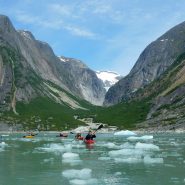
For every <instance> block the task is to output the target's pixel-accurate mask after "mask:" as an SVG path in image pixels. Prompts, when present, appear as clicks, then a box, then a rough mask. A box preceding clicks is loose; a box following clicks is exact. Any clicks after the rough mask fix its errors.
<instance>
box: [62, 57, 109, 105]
mask: <svg viewBox="0 0 185 185" xmlns="http://www.w3.org/2000/svg"><path fill="white" fill-rule="evenodd" d="M59 59H60V61H61V65H62V68H63V73H62V74H63V79H65V80H66V82H65V84H68V88H69V89H70V91H71V92H75V94H76V95H78V97H80V98H82V99H85V100H87V101H89V102H91V103H93V104H95V105H102V104H103V101H104V97H105V93H106V92H105V89H104V88H103V86H104V84H103V83H102V81H101V80H99V79H98V78H97V76H96V74H95V72H94V71H92V70H91V69H89V68H88V67H87V66H86V65H85V64H84V63H82V62H81V61H80V60H76V59H72V58H66V57H59Z"/></svg>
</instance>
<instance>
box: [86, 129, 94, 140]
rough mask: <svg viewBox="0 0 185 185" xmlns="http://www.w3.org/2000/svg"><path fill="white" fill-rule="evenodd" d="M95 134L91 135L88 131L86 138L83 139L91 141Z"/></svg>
mask: <svg viewBox="0 0 185 185" xmlns="http://www.w3.org/2000/svg"><path fill="white" fill-rule="evenodd" d="M95 137H96V135H95V132H93V133H92V131H91V130H90V131H89V132H88V134H87V136H86V137H85V140H93V138H95Z"/></svg>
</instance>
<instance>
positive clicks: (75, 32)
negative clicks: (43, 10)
mask: <svg viewBox="0 0 185 185" xmlns="http://www.w3.org/2000/svg"><path fill="white" fill-rule="evenodd" d="M64 28H65V29H66V30H68V31H70V32H71V33H72V34H73V35H77V36H81V37H88V38H92V39H93V38H94V39H95V38H97V36H96V34H95V33H93V32H91V31H88V30H85V29H82V28H79V27H74V26H65V27H64Z"/></svg>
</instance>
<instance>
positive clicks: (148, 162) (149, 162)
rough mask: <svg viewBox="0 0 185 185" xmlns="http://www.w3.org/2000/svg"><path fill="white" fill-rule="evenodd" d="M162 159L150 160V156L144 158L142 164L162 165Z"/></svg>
mask: <svg viewBox="0 0 185 185" xmlns="http://www.w3.org/2000/svg"><path fill="white" fill-rule="evenodd" d="M163 162H164V161H163V158H151V157H150V156H145V157H144V163H146V164H153V163H163Z"/></svg>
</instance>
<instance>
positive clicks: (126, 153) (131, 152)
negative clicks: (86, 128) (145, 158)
mask: <svg viewBox="0 0 185 185" xmlns="http://www.w3.org/2000/svg"><path fill="white" fill-rule="evenodd" d="M108 154H109V156H110V157H112V158H120V157H130V156H132V157H138V156H142V155H144V154H145V152H144V151H143V150H136V149H121V150H113V151H110V152H109V153H108Z"/></svg>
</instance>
